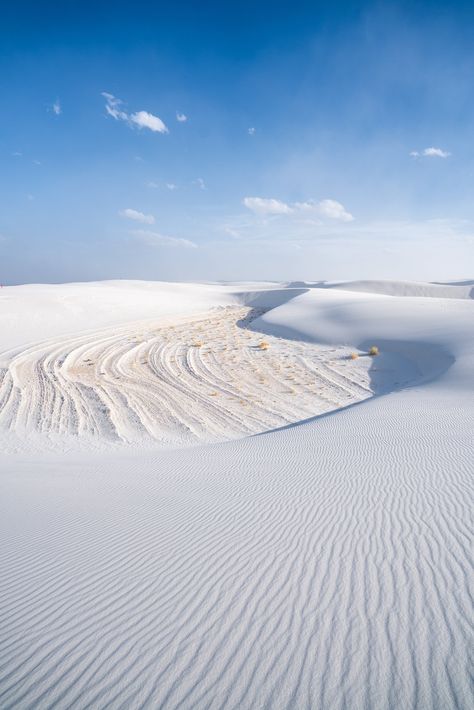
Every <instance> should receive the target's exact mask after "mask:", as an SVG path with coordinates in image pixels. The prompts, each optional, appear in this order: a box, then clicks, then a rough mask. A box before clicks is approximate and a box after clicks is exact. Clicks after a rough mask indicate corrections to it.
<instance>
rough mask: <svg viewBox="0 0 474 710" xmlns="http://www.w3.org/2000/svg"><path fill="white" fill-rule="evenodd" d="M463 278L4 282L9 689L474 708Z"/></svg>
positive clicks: (12, 696) (472, 305) (3, 693)
mask: <svg viewBox="0 0 474 710" xmlns="http://www.w3.org/2000/svg"><path fill="white" fill-rule="evenodd" d="M438 286H439V288H438V287H437V285H431V284H424V285H420V284H399V285H398V286H397V284H396V283H395V282H390V284H389V285H387V284H386V283H383V282H374V283H371V282H364V283H363V285H362V286H361V287H359V286H354V285H352V286H351V285H349V284H347V287H346V288H344V284H337V285H336V286H334V285H332V284H324V283H323V284H316V283H311V284H305V283H304V282H298V283H293V284H291V285H287V286H285V285H282V284H214V285H213V284H201V285H193V284H174V285H173V284H152V283H139V282H122V283H120V282H113V283H103V284H69V285H64V286H55V287H53V286H44V287H42V286H34V287H11V288H5V289H2V291H1V292H0V368H1V369H0V377H1V384H0V443H1V447H2V453H1V454H0V465H1V471H2V472H1V476H0V485H1V486H2V492H1V497H0V501H1V506H2V510H1V516H0V525H1V535H2V546H1V549H0V560H1V574H0V600H1V608H0V624H1V628H2V632H1V638H0V668H1V670H0V706H1V707H2V708H43V707H45V708H47V707H55V708H81V709H82V708H88V707H90V708H124V707H127V708H141V707H143V708H157V707H159V708H177V707H182V708H191V707H192V708H211V707H215V708H220V707H226V708H227V707H231V708H255V707H262V708H263V707H265V708H274V707H277V708H300V707H312V708H341V710H342V708H373V709H374V710H375V709H379V708H399V707H400V708H451V707H453V708H468V707H470V706H471V703H472V687H471V685H470V664H469V659H470V651H471V649H472V641H473V636H472V624H471V620H472V582H473V576H472V555H471V546H472V527H471V524H472V518H471V513H472V478H473V472H474V468H473V461H474V434H473V432H474V380H473V377H472V373H473V372H474V300H473V299H472V298H471V295H472V290H471V289H472V286H471V285H469V284H467V285H466V284H453V285H449V284H446V285H444V284H443V285H438ZM450 289H454V293H455V295H453V293H452V292H450ZM98 296H100V299H101V300H100V303H99V301H98ZM94 303H97V308H96V309H95V307H94ZM28 312H31V313H34V314H35V318H34V320H33V322H32V323H31V324H29V323H23V325H20V326H19V325H18V323H19V322H20V317H21V315H22V314H25V313H28ZM15 323H16V324H17V326H16V327H15ZM262 342H265V343H266V344H267V347H263V348H262V347H260V345H261V344H262ZM372 345H375V346H377V347H378V348H379V351H380V355H378V356H376V357H370V356H368V355H367V352H368V350H369V348H370V346H372ZM352 352H356V353H358V354H359V357H358V358H355V359H351V357H350V355H351V353H352Z"/></svg>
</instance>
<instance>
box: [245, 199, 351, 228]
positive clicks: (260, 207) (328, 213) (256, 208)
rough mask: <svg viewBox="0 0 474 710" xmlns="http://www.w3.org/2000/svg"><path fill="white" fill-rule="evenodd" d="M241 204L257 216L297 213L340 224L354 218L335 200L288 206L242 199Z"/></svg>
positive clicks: (312, 201)
mask: <svg viewBox="0 0 474 710" xmlns="http://www.w3.org/2000/svg"><path fill="white" fill-rule="evenodd" d="M242 204H243V205H244V206H245V207H247V209H249V210H251V211H252V212H254V213H255V214H258V215H288V214H298V213H311V214H314V215H319V216H320V217H323V218H326V219H335V220H339V221H340V222H352V221H353V220H354V217H353V216H352V215H351V213H350V212H348V211H347V210H346V208H345V207H344V205H342V204H341V203H340V202H338V201H337V200H329V199H325V200H321V201H320V202H315V201H314V200H308V201H307V202H294V203H293V204H290V205H288V204H287V203H286V202H282V201H281V200H276V199H274V198H267V197H244V199H243V200H242Z"/></svg>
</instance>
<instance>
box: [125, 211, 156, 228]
mask: <svg viewBox="0 0 474 710" xmlns="http://www.w3.org/2000/svg"><path fill="white" fill-rule="evenodd" d="M119 216H120V217H123V218H124V219H133V220H134V221H135V222H141V223H142V224H155V218H154V217H153V215H152V214H143V212H138V210H132V209H130V208H127V209H126V210H120V212H119Z"/></svg>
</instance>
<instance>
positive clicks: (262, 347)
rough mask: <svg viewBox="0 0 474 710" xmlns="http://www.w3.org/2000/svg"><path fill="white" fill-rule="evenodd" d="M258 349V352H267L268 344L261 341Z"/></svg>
mask: <svg viewBox="0 0 474 710" xmlns="http://www.w3.org/2000/svg"><path fill="white" fill-rule="evenodd" d="M258 347H259V349H260V350H268V348H269V347H270V343H267V341H266V340H262V341H261V342H260V343H259V344H258Z"/></svg>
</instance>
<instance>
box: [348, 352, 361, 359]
mask: <svg viewBox="0 0 474 710" xmlns="http://www.w3.org/2000/svg"><path fill="white" fill-rule="evenodd" d="M349 357H350V359H351V360H357V358H358V357H359V353H351V354H350V355H349Z"/></svg>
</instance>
